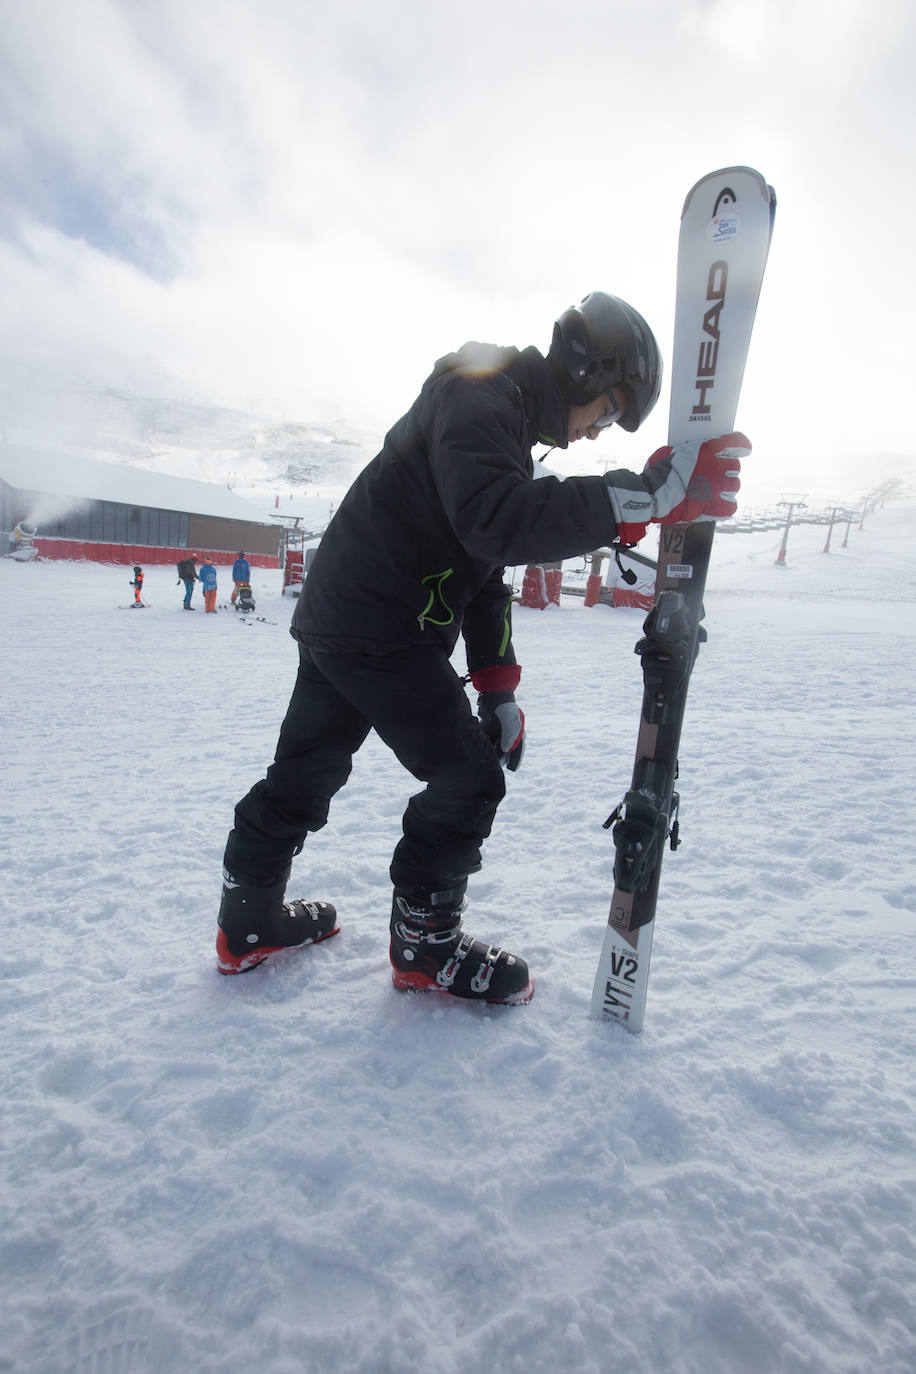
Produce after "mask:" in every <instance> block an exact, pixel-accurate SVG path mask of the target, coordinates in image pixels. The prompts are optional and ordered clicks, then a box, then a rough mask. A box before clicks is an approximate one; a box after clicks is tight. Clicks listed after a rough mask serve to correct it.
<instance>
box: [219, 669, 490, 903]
mask: <svg viewBox="0 0 916 1374" xmlns="http://www.w3.org/2000/svg"><path fill="white" fill-rule="evenodd" d="M370 729H374V730H375V731H376V733H377V734H378V736H379V738H380V739H382V740H383V741H384V743H385V744H387V745H388V747H389V748H390V749H391V750H392V751H393V752H394V753H395V754H396V755H397V757H398V759H399V760H400V761H401V763H402V764H403V765H404V767H405V768H406V769H408V770H409V772H411V773H412V774H413V776H414V777H415V778H417V779H418V780H419V781H421V782H425V783H426V788H425V790H424V791H422V792H418V793H417V794H416V795H415V796H413V797H411V798H410V801H409V803H408V806H407V810H406V811H405V813H404V820H403V835H402V838H401V840H400V842H399V844H398V845H397V847H396V849H395V851H394V857H393V859H392V862H391V867H390V870H389V872H390V875H391V879H392V882H393V883H394V885H395V886H396V887H398V888H402V889H406V890H409V891H411V892H414V893H418V894H421V893H425V892H432V891H437V890H439V889H441V888H443V887H447V886H450V885H452V884H453V883H454V882H455V881H456V880H458V879H461V878H464V877H466V876H467V874H468V873H473V872H474V871H475V870H476V869H478V868H479V867H480V862H481V859H480V846H481V844H482V842H483V840H484V839H485V838H486V837H487V835H489V833H490V829H491V826H492V824H493V818H494V816H495V814H496V808H497V807H498V806H499V803H500V802H501V801H502V798H503V796H504V795H505V790H506V784H505V778H504V776H503V770H502V768H501V767H500V764H499V760H498V758H497V755H496V751H495V749H494V748H493V745H492V744H491V742H490V740H489V739H488V738H487V736H486V735H485V734H484V733H483V731H482V730H481V728H480V726H479V724H478V722H477V718H476V716H474V715H473V713H472V711H471V708H470V704H469V702H468V698H467V695H466V693H465V690H464V686H463V684H462V682H461V679H460V678H459V677H458V675H457V673H456V672H455V670H454V668H453V667H452V666H451V664H450V662H449V660H448V658H447V657H446V655H445V653H444V651H442V650H441V649H437V648H433V647H430V648H428V649H427V648H412V649H401V650H397V651H395V652H394V653H390V654H381V655H371V654H326V653H320V652H318V651H317V650H309V649H305V648H301V649H300V663H299V674H298V677H297V679H296V685H295V687H294V689H293V695H292V698H291V700H290V703H289V708H288V710H287V713H286V718H285V720H284V722H283V725H282V727H281V729H280V738H279V741H278V743H277V752H276V755H275V758H274V762H273V764H272V765H271V767H270V768H269V769H268V770H267V775H266V777H265V778H263V779H262V781H261V782H259V783H256V784H255V786H254V787H253V788H252V789H251V791H250V792H249V793H248V794H247V796H245V797H243V798H242V800H241V801H240V802H239V804H238V806H237V807H236V809H235V826H234V828H233V830H232V831H231V832H230V835H229V840H228V843H227V845H226V854H225V865H226V869H227V871H228V872H229V873H230V874H231V875H232V877H233V878H234V879H235V880H236V881H237V882H238V881H241V882H243V883H252V884H257V885H268V884H270V883H273V882H275V881H276V880H277V879H278V877H279V876H280V875H281V874H282V873H283V872H285V870H286V869H287V868H288V865H289V863H290V860H291V859H292V857H293V855H294V854H296V853H298V851H299V850H300V849H301V848H302V844H303V842H304V840H305V837H306V835H307V834H308V833H309V832H311V831H315V830H320V829H321V827H322V826H323V825H325V824H326V822H327V819H328V809H329V807H330V804H331V798H332V797H333V796H334V794H335V793H336V792H338V791H339V790H340V788H341V787H343V785H344V783H345V782H346V781H347V778H348V777H349V776H350V771H351V768H352V763H353V755H354V754H355V753H356V751H357V749H359V747H360V745H361V744H362V743H363V741H364V740H365V738H366V736H367V735H368V733H369V731H370Z"/></svg>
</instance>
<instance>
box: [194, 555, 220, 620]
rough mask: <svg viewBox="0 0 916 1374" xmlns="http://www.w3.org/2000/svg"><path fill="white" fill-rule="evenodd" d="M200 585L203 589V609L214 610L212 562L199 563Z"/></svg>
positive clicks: (214, 584)
mask: <svg viewBox="0 0 916 1374" xmlns="http://www.w3.org/2000/svg"><path fill="white" fill-rule="evenodd" d="M198 577H199V578H200V585H201V586H202V587H203V589H204V609H205V610H207V611H215V610H216V569H215V568H214V566H213V564H212V563H209V562H208V563H202V564H201V565H200V572H199V573H198Z"/></svg>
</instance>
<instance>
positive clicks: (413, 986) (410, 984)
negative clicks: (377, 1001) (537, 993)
mask: <svg viewBox="0 0 916 1374" xmlns="http://www.w3.org/2000/svg"><path fill="white" fill-rule="evenodd" d="M391 981H392V983H393V984H394V986H395V987H396V988H397V990H398V992H441V993H442V995H443V997H454V998H455V1000H456V1001H458V1002H487V1003H488V1004H489V1005H490V1006H492V1007H523V1006H524V1005H525V1003H526V1002H530V1001H531V999H532V997H533V996H534V979H531V980H530V981H529V982H528V983H527V984H526V985H525V987H523V988H522V989H521V990H520V991H519V992H513V993H512V994H511V995H510V996H509V997H461V996H460V995H459V994H458V993H456V992H452V991H451V989H450V988H441V987H440V986H439V984H438V983H437V982H436V980H435V979H434V978H430V977H428V976H427V974H425V973H402V972H401V971H400V970H399V969H392V971H391Z"/></svg>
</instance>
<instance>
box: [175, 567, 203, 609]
mask: <svg viewBox="0 0 916 1374" xmlns="http://www.w3.org/2000/svg"><path fill="white" fill-rule="evenodd" d="M177 567H178V581H179V584H180V583H182V582H183V583H184V609H185V610H186V611H192V610H193V609H194V607H193V606H192V605H191V597H192V596H193V594H194V583H195V582H197V581H198V580H199V579H198V576H197V554H196V553H189V554H188V555H187V556H186V557H185V558H182V559H181V560H180V561H179V563H178V564H177Z"/></svg>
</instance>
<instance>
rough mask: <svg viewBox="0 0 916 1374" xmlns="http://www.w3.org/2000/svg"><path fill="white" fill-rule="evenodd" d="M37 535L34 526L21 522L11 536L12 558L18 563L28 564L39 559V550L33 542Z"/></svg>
mask: <svg viewBox="0 0 916 1374" xmlns="http://www.w3.org/2000/svg"><path fill="white" fill-rule="evenodd" d="M37 533H38V531H37V530H36V528H35V526H34V525H29V524H28V523H27V522H26V521H25V520H20V521H19V524H18V525H17V526H16V528H15V529H14V530H13V532H12V534H11V535H10V558H15V559H16V561H17V563H28V562H29V561H30V560H31V559H33V558H37V557H38V550H37V549H36V547H35V544H34V542H33V541H34V539H35V535H36V534H37Z"/></svg>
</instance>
